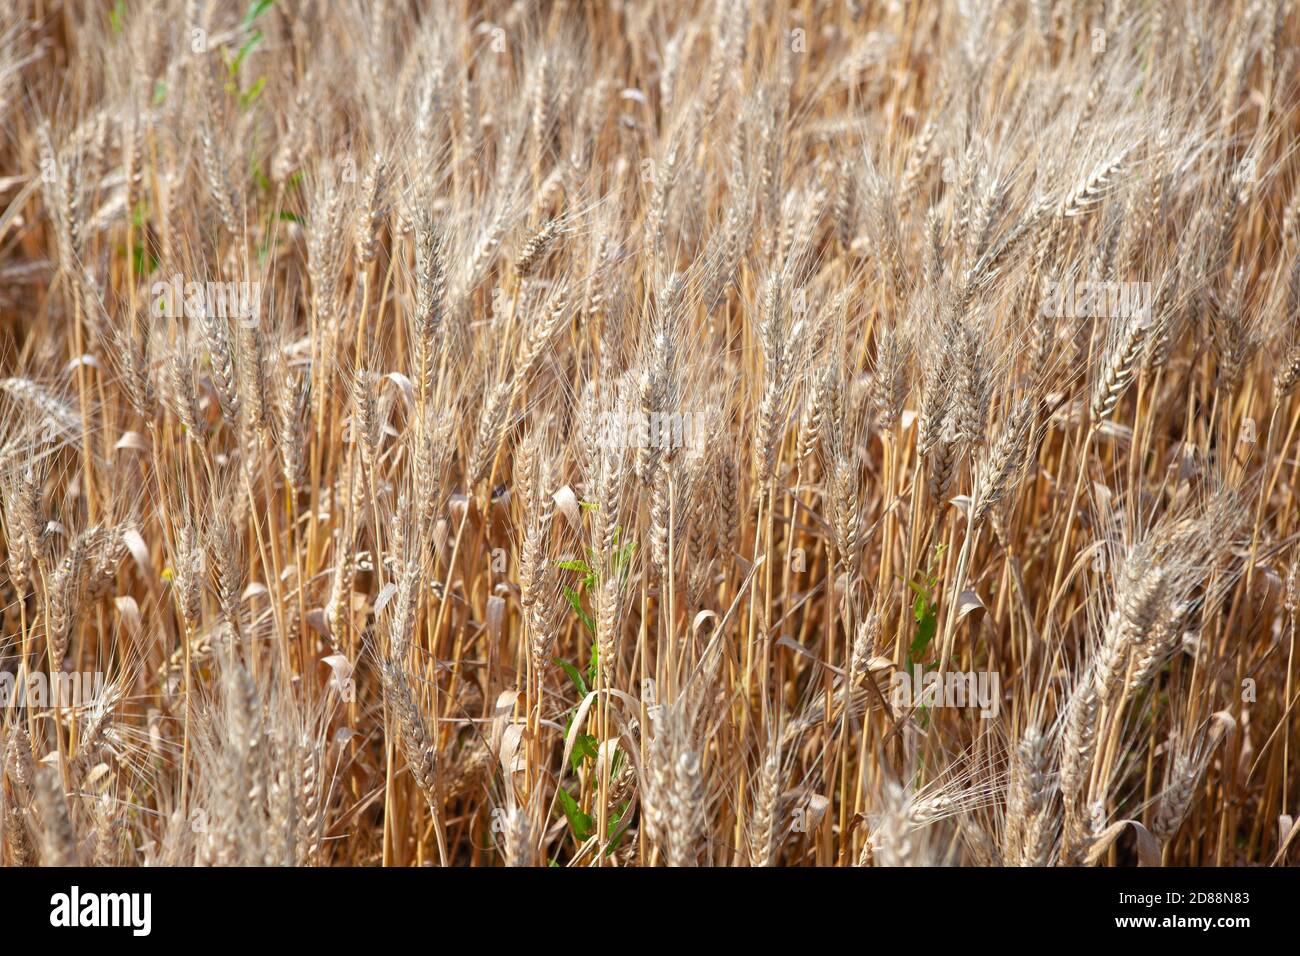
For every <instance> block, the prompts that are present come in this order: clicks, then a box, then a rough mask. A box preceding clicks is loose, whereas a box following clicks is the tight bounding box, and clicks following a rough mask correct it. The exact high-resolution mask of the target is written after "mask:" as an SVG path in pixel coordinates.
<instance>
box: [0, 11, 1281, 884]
mask: <svg viewBox="0 0 1300 956" xmlns="http://www.w3.org/2000/svg"><path fill="white" fill-rule="evenodd" d="M1298 38H1300V14H1298V13H1297V10H1296V4H1295V3H1293V2H1290V0H1255V2H1249V3H1246V2H1209V0H1188V2H1183V0H1145V2H1143V0H1130V2H1109V0H1108V2H1102V0H1055V2H1053V0H1031V2H1023V0H1002V2H998V0H988V2H977V0H969V2H956V0H954V2H908V3H903V2H867V0H862V2H843V3H837V2H824V0H802V2H787V0H718V2H683V3H676V2H662V3H629V2H609V3H592V4H586V3H579V2H554V3H547V2H522V0H521V2H515V3H505V2H481V3H469V2H463V0H449V2H447V3H416V2H411V0H405V2H402V0H391V2H374V3H361V2H356V0H342V2H323V0H321V2H311V0H303V2H288V0H254V2H252V3H251V4H250V5H247V6H245V5H244V3H243V2H242V0H240V2H238V3H234V2H231V3H203V2H179V0H118V2H116V3H114V2H107V0H106V2H94V3H92V2H72V0H62V2H61V0H10V2H8V3H6V4H5V6H4V10H3V11H0V376H2V380H0V491H2V492H3V494H2V496H0V497H2V502H0V503H2V505H3V507H2V509H0V510H2V514H3V543H4V573H3V586H4V592H3V605H4V625H3V633H2V634H0V689H3V690H5V691H6V694H5V696H4V697H3V698H0V705H3V707H2V709H0V755H2V756H3V774H2V775H0V776H2V779H3V786H0V860H2V861H3V862H4V863H5V864H8V865H15V866H17V865H56V864H68V863H79V864H85V865H191V864H203V865H206V864H219V865H220V864H244V865H247V864H270V865H304V866H306V865H377V864H384V865H394V866H409V865H474V866H494V865H503V864H504V865H513V866H530V865H533V866H547V865H557V866H617V867H621V866H663V865H667V866H691V865H715V866H773V865H819V866H893V865H937V864H965V865H985V866H987V865H1029V866H1052V865H1097V864H1102V865H1120V866H1129V865H1135V864H1139V863H1140V864H1143V865H1160V864H1165V865H1269V864H1279V863H1284V862H1287V861H1288V858H1289V859H1290V860H1291V861H1292V862H1294V861H1295V859H1296V855H1297V850H1296V847H1295V844H1296V843H1297V842H1300V841H1297V840H1296V839H1295V834H1296V833H1297V832H1300V830H1297V829H1296V828H1294V827H1293V819H1294V814H1295V800H1296V799H1297V790H1298V789H1300V776H1298V775H1297V771H1296V760H1295V759H1293V758H1292V756H1291V744H1292V743H1300V741H1298V740H1297V732H1296V725H1297V720H1296V715H1295V714H1294V709H1295V701H1296V697H1297V693H1300V688H1297V686H1296V681H1295V679H1294V678H1295V676H1296V675H1295V664H1296V662H1295V660H1294V658H1295V650H1296V646H1295V645H1296V615H1297V602H1298V601H1300V574H1298V572H1297V557H1298V556H1300V529H1298V523H1300V507H1298V503H1297V498H1296V495H1297V481H1298V480H1300V475H1298V474H1297V468H1298V466H1300V461H1298V460H1297V452H1296V447H1297V446H1296V439H1297V431H1298V428H1300V397H1298V396H1297V394H1296V392H1297V388H1296V386H1297V385H1298V384H1300V344H1298V343H1300V330H1298V329H1297V315H1298V314H1300V257H1298V255H1297V253H1298V252H1300V188H1298V186H1300V157H1297V156H1296V154H1295V148H1294V147H1295V144H1296V134H1297V131H1298V130H1300V111H1298V109H1297V107H1298V106H1300V99H1298V98H1297V88H1296V76H1297V45H1296V44H1297V39H1298ZM214 288H215V289H216V292H217V294H216V295H213V294H212V291H213V289H214ZM1080 289H1082V290H1085V293H1086V292H1087V290H1091V291H1092V292H1093V293H1097V294H1095V295H1091V297H1090V296H1089V295H1088V294H1084V295H1082V296H1080V295H1077V294H1075V293H1076V292H1077V291H1078V290H1080ZM195 290H197V292H195ZM1062 290H1068V292H1069V294H1062ZM60 674H62V675H67V676H74V675H96V680H95V681H92V682H91V683H92V684H93V687H94V690H93V693H90V694H87V695H80V696H77V697H76V698H75V699H60V697H59V695H58V694H56V693H53V692H50V693H45V694H42V693H41V689H42V688H54V687H56V686H57V685H58V684H59V678H58V677H57V675H60ZM925 675H932V676H931V677H930V678H926V677H925ZM913 679H921V680H925V679H933V680H936V681H938V682H940V683H941V684H942V687H943V693H940V694H938V695H937V696H935V697H931V698H928V699H927V698H925V697H923V696H922V695H920V694H916V695H913V696H912V697H911V698H908V697H907V696H906V695H900V693H899V688H900V687H906V686H907V682H908V681H909V680H913ZM979 681H983V683H982V684H979ZM977 685H978V686H980V687H982V688H984V689H985V690H988V691H989V693H988V694H987V695H983V694H981V695H980V696H981V701H980V702H978V703H976V702H974V701H973V700H972V699H970V697H971V696H972V695H971V694H968V695H967V699H966V700H965V701H964V702H961V701H959V702H954V701H953V700H952V699H950V698H951V695H950V694H949V693H948V691H949V690H951V689H952V688H953V687H958V688H961V687H965V688H966V689H968V690H973V689H974V688H975V687H976V686H977ZM936 686H937V685H936Z"/></svg>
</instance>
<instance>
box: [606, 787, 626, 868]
mask: <svg viewBox="0 0 1300 956" xmlns="http://www.w3.org/2000/svg"><path fill="white" fill-rule="evenodd" d="M631 805H632V803H631V801H630V800H629V801H628V802H627V803H625V804H623V805H622V806H621V807H619V808H618V812H617V813H614V814H612V815H611V816H610V818H609V827H608V829H607V830H606V832H605V839H606V840H607V841H609V845H608V846H607V847H605V855H606V856H609V855H610V854H611V853H613V852H614V851H615V850H617V849H618V845H619V844H620V843H622V842H623V837H625V836H627V830H624V831H623V832H622V833H619V832H618V825H619V824H620V823H622V822H623V814H625V813H627V808H628V807H629V806H631ZM615 834H618V835H617V836H615Z"/></svg>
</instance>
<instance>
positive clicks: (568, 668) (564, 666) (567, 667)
mask: <svg viewBox="0 0 1300 956" xmlns="http://www.w3.org/2000/svg"><path fill="white" fill-rule="evenodd" d="M552 663H553V664H555V665H556V666H557V667H559V668H560V670H562V671H564V673H566V674H568V675H569V680H571V681H573V686H574V687H576V688H578V693H579V694H581V695H582V696H583V697H586V696H587V693H588V691H587V682H586V681H584V680H583V679H582V672H581V671H580V670H578V669H577V668H576V667H574V666H573V665H572V664H570V663H569V662H568V661H564V660H560V658H558V657H557V658H554V660H553V661H552Z"/></svg>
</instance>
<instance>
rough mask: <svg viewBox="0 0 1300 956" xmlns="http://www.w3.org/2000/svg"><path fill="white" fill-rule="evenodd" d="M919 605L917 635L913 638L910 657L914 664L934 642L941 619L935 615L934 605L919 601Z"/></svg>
mask: <svg viewBox="0 0 1300 956" xmlns="http://www.w3.org/2000/svg"><path fill="white" fill-rule="evenodd" d="M917 605H918V607H919V608H920V612H919V613H918V616H917V618H916V635H915V636H914V637H913V638H912V647H911V652H910V654H909V655H908V656H909V657H910V658H911V659H912V662H913V663H916V661H917V660H919V659H920V657H921V655H923V654H924V653H925V649H926V648H927V647H928V646H929V645H930V642H931V641H932V640H934V635H935V631H936V630H937V629H938V623H939V619H938V617H937V616H936V615H935V613H934V605H933V604H930V603H929V602H927V601H921V600H919V599H918V601H917Z"/></svg>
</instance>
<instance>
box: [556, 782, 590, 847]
mask: <svg viewBox="0 0 1300 956" xmlns="http://www.w3.org/2000/svg"><path fill="white" fill-rule="evenodd" d="M556 796H557V797H559V798H560V806H561V807H563V808H564V815H565V817H567V818H568V821H569V829H570V830H571V831H572V832H573V838H574V839H575V840H577V841H578V842H579V843H581V842H582V841H583V840H586V839H587V838H588V837H590V836H591V824H592V821H591V815H590V814H587V813H583V812H582V810H581V809H580V808H579V807H578V801H577V800H574V799H573V797H572V796H571V795H570V794H569V791H567V790H559V791H557V792H556Z"/></svg>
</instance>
